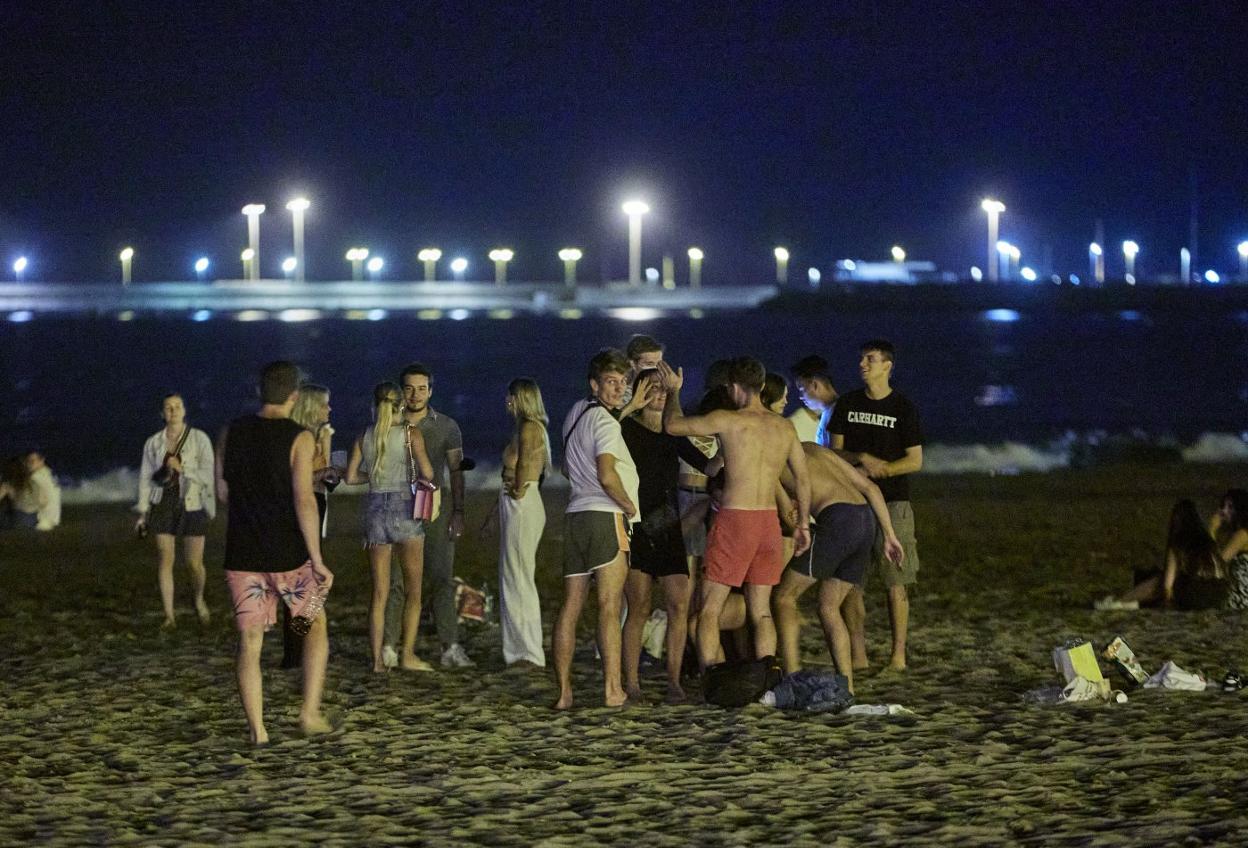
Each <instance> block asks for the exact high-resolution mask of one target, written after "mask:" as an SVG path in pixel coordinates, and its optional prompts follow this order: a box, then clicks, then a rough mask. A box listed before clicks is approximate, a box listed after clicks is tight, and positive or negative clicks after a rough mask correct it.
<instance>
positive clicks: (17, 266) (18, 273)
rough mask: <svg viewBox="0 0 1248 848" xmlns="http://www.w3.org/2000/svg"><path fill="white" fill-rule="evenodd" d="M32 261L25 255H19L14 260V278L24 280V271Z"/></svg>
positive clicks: (19, 280)
mask: <svg viewBox="0 0 1248 848" xmlns="http://www.w3.org/2000/svg"><path fill="white" fill-rule="evenodd" d="M29 264H30V263H29V262H28V261H26V257H25V256H19V257H17V259H16V260H14V262H13V278H14V279H16V280H17V281H18V282H19V283H20V282H21V281H22V273H23V272H24V271H25V270H26V266H27V265H29Z"/></svg>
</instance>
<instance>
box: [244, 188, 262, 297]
mask: <svg viewBox="0 0 1248 848" xmlns="http://www.w3.org/2000/svg"><path fill="white" fill-rule="evenodd" d="M243 214H244V215H246V216H247V247H248V248H249V249H250V250H251V273H250V274H249V275H248V279H251V280H258V279H260V262H259V259H260V216H261V215H263V214H264V204H263V203H248V204H247V205H246V206H244V207H243ZM243 273H244V274H246V273H247V271H244V272H243Z"/></svg>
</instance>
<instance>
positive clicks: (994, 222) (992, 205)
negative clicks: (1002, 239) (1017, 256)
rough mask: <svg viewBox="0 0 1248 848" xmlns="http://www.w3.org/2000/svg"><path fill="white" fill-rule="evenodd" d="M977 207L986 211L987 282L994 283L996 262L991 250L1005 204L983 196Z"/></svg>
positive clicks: (995, 241)
mask: <svg viewBox="0 0 1248 848" xmlns="http://www.w3.org/2000/svg"><path fill="white" fill-rule="evenodd" d="M979 208H980V209H983V210H984V211H985V212H987V213H988V282H990V283H995V282H996V281H997V263H996V262H995V261H994V259H993V255H992V251H993V248H995V247H996V246H997V233H998V232H999V231H1000V223H1001V213H1002V212H1004V211H1005V204H1004V203H1002V202H1001V201H999V200H993V199H992V198H988V197H985V198H984V200H983V202H982V203H980V204H979Z"/></svg>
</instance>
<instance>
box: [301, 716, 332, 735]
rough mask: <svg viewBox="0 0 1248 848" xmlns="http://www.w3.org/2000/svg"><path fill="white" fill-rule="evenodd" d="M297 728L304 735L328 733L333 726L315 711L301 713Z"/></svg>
mask: <svg viewBox="0 0 1248 848" xmlns="http://www.w3.org/2000/svg"><path fill="white" fill-rule="evenodd" d="M299 729H300V730H301V731H303V735H304V736H320V735H321V734H322V733H329V732H330V731H331V730H333V729H334V726H333V725H332V724H330V723H329V722H328V721H326V720H325V716H323V715H321V714H320V713H317V714H315V715H310V716H302V715H301V716H300V717H299Z"/></svg>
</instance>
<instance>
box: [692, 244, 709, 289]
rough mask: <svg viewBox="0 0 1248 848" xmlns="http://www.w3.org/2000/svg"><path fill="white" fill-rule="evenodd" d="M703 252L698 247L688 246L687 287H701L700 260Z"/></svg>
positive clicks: (702, 257) (703, 256)
mask: <svg viewBox="0 0 1248 848" xmlns="http://www.w3.org/2000/svg"><path fill="white" fill-rule="evenodd" d="M705 256H706V255H705V254H704V253H703V252H702V248H700V247H691V248H689V288H691V289H700V288H702V260H703V259H704V258H705Z"/></svg>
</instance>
